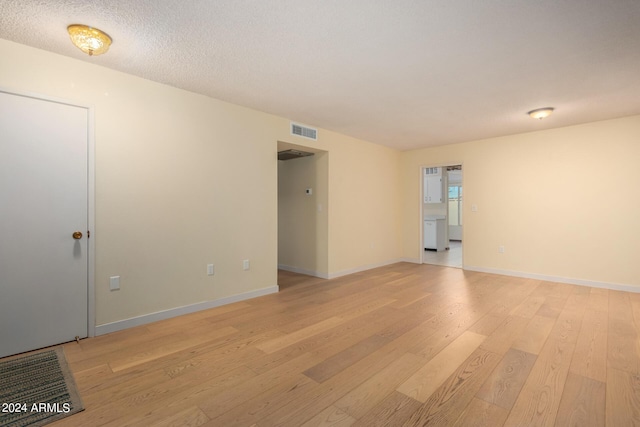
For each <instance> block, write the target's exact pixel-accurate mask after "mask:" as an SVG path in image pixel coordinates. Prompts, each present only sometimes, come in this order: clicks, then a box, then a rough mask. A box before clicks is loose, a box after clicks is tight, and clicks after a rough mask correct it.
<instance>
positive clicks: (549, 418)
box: [505, 340, 575, 426]
mask: <svg viewBox="0 0 640 427" xmlns="http://www.w3.org/2000/svg"><path fill="white" fill-rule="evenodd" d="M574 347H575V344H573V343H571V342H565V341H556V340H548V341H547V342H546V344H545V346H544V347H543V349H542V351H541V352H540V354H539V355H538V358H537V360H536V363H535V364H534V366H533V368H532V369H531V373H530V374H529V377H528V378H527V381H526V382H525V385H524V387H523V388H522V391H521V392H520V394H519V395H518V399H517V400H516V403H515V404H514V405H513V408H512V409H511V412H510V413H509V417H508V418H507V421H506V422H505V426H523V425H527V426H528V425H554V423H555V419H556V415H557V413H558V408H559V406H560V399H561V397H562V392H563V390H564V384H565V381H566V378H567V374H568V372H569V365H570V363H571V358H572V356H573V351H574Z"/></svg>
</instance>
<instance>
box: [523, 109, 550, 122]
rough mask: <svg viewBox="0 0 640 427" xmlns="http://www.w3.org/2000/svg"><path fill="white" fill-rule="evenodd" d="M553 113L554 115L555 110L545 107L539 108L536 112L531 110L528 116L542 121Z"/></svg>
mask: <svg viewBox="0 0 640 427" xmlns="http://www.w3.org/2000/svg"><path fill="white" fill-rule="evenodd" d="M551 113H553V108H551V107H545V108H538V109H536V110H531V111H529V112H528V113H527V114H528V115H530V116H531V117H533V118H534V119H539V120H542V119H544V118H545V117H549V116H550V115H551Z"/></svg>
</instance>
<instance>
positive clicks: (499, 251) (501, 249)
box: [498, 245, 504, 254]
mask: <svg viewBox="0 0 640 427" xmlns="http://www.w3.org/2000/svg"><path fill="white" fill-rule="evenodd" d="M498 253H499V254H503V253H504V246H502V245H500V246H498Z"/></svg>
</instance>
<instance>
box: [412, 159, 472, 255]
mask: <svg viewBox="0 0 640 427" xmlns="http://www.w3.org/2000/svg"><path fill="white" fill-rule="evenodd" d="M421 176H422V179H421V188H422V203H421V216H420V217H421V227H420V230H421V233H420V252H421V263H423V264H433V265H442V266H447V267H455V268H462V267H463V265H464V264H463V259H462V253H463V240H462V235H463V233H462V230H463V228H462V227H463V217H462V212H463V185H462V164H461V163H460V164H450V165H438V166H429V167H423V168H421Z"/></svg>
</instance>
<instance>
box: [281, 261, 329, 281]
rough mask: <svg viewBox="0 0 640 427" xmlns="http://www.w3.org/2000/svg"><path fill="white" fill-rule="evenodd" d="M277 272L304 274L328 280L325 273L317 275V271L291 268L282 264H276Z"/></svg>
mask: <svg viewBox="0 0 640 427" xmlns="http://www.w3.org/2000/svg"><path fill="white" fill-rule="evenodd" d="M278 270H284V271H290V272H292V273H298V274H304V275H306V276H313V277H319V278H321V279H328V278H329V276H328V275H327V274H326V273H319V272H317V271H312V270H305V269H304V268H298V267H292V266H290V265H284V264H278Z"/></svg>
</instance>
